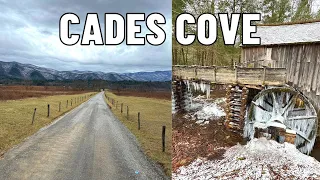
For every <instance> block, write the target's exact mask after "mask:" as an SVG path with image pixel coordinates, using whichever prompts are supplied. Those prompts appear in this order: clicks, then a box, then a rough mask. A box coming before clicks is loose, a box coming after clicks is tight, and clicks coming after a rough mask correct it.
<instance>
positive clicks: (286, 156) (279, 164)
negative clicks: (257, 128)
mask: <svg viewBox="0 0 320 180" xmlns="http://www.w3.org/2000/svg"><path fill="white" fill-rule="evenodd" d="M172 178H173V179H175V180H179V179H184V180H188V179H199V180H200V179H238V180H242V179H263V180H267V179H320V162H318V161H317V160H315V159H314V158H313V157H310V156H307V155H305V154H302V153H301V152H299V151H298V150H297V149H296V148H295V146H294V145H292V144H289V143H284V144H279V143H277V142H276V141H273V140H267V139H266V138H259V139H253V140H251V141H250V142H248V144H246V145H240V144H238V145H236V146H233V147H231V148H229V149H228V150H227V151H226V152H225V154H224V157H223V159H222V160H212V161H210V160H205V159H197V160H195V161H194V162H193V163H191V164H190V165H188V166H186V167H184V166H183V167H180V168H179V169H178V170H177V172H176V173H174V174H173V175H172Z"/></svg>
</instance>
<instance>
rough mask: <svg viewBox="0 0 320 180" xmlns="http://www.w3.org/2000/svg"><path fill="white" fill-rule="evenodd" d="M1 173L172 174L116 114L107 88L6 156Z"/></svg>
mask: <svg viewBox="0 0 320 180" xmlns="http://www.w3.org/2000/svg"><path fill="white" fill-rule="evenodd" d="M0 179H1V180H6V179H10V180H11V179H19V180H20V179H26V180H27V179H28V180H33V179H45V180H51V179H55V180H56V179H59V180H60V179H61V180H64V179H66V180H67V179H79V180H82V179H83V180H88V179H97V180H98V179H101V180H105V179H110V180H111V179H112V180H116V179H167V177H165V176H164V174H163V173H162V171H161V170H160V169H159V167H158V166H155V165H154V163H152V162H150V161H149V160H148V159H147V158H146V157H145V155H144V154H143V152H141V150H140V148H139V146H138V145H137V141H136V139H135V137H134V136H133V135H132V134H131V133H130V132H129V131H128V130H127V129H126V128H125V127H124V126H123V125H122V124H121V122H120V121H119V120H118V119H117V118H116V117H114V115H113V114H112V112H111V111H110V109H109V108H108V107H107V105H106V103H105V102H104V99H103V93H99V94H98V95H96V96H94V97H93V98H91V99H90V100H89V101H88V102H85V103H83V104H82V105H80V106H79V107H77V108H75V109H74V110H73V111H71V112H69V113H68V114H66V115H65V116H63V117H61V118H60V119H58V120H57V121H55V122H54V123H53V124H51V125H50V126H48V127H45V128H43V129H42V130H40V131H39V132H38V133H36V134H35V135H33V136H31V137H30V138H28V139H27V140H26V141H25V142H24V143H21V144H20V145H18V146H17V147H15V148H13V149H11V150H10V151H9V152H7V153H6V154H5V155H4V157H3V159H1V160H0Z"/></svg>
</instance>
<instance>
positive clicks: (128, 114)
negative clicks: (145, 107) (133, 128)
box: [127, 106, 129, 120]
mask: <svg viewBox="0 0 320 180" xmlns="http://www.w3.org/2000/svg"><path fill="white" fill-rule="evenodd" d="M127 119H128V120H129V106H127Z"/></svg>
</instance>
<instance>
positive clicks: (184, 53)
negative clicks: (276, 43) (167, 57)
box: [172, 0, 320, 66]
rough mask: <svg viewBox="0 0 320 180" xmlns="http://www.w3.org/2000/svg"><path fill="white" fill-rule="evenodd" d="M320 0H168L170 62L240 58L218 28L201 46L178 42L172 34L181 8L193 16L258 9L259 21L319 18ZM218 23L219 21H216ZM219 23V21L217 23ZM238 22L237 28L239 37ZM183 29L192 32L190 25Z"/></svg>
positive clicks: (229, 61)
mask: <svg viewBox="0 0 320 180" xmlns="http://www.w3.org/2000/svg"><path fill="white" fill-rule="evenodd" d="M319 5H320V4H316V1H315V0H173V1H172V19H173V21H172V25H173V26H172V29H173V36H172V42H173V44H172V62H173V65H177V64H180V65H202V66H210V65H217V66H231V65H233V64H234V63H235V62H239V61H240V58H241V56H240V47H239V44H240V42H239V41H237V42H238V43H237V44H236V45H235V46H226V45H224V42H223V39H222V33H221V30H220V29H221V28H218V37H217V41H216V43H215V44H213V45H211V46H203V45H201V44H200V43H199V42H197V41H195V42H194V43H193V44H192V45H190V46H181V45H180V44H178V43H177V41H176V39H175V37H174V31H175V30H174V25H175V19H176V17H177V16H178V15H179V14H181V13H184V12H187V13H190V14H192V15H194V16H195V17H198V16H199V15H201V14H203V13H211V14H215V15H217V14H218V13H261V15H262V21H261V22H259V24H281V23H288V22H292V23H295V22H304V21H310V20H318V19H320V9H319V7H318V6H319ZM218 24H219V23H218ZM218 26H219V25H218ZM241 31H242V30H241V24H240V28H239V29H238V34H239V36H238V37H237V39H238V40H239V39H241ZM186 33H193V34H195V33H196V30H195V28H194V27H192V26H188V27H187V28H186Z"/></svg>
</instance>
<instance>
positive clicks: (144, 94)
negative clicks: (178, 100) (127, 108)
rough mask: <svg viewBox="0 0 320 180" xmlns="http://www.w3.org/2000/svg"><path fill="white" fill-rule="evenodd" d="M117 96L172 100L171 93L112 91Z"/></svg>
mask: <svg viewBox="0 0 320 180" xmlns="http://www.w3.org/2000/svg"><path fill="white" fill-rule="evenodd" d="M111 92H112V93H113V94H115V95H117V96H134V97H146V98H155V99H165V100H171V91H145V92H143V91H134V90H121V91H116V90H112V91H111Z"/></svg>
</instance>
